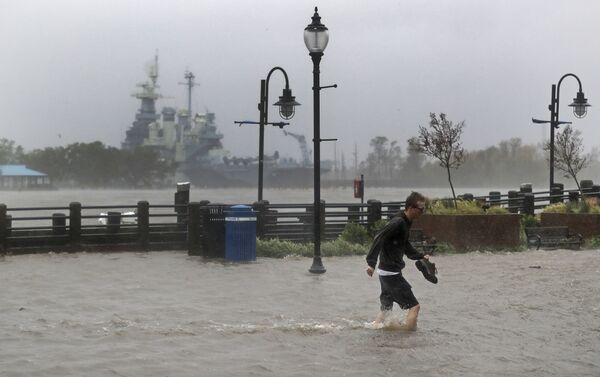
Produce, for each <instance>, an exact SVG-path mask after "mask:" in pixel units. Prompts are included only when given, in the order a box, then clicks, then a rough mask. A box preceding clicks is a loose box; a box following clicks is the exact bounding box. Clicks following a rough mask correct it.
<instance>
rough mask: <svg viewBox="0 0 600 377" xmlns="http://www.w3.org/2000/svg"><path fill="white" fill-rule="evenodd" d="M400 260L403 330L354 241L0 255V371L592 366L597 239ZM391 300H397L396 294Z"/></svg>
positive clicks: (479, 372) (598, 331) (586, 371)
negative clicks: (282, 248)
mask: <svg viewBox="0 0 600 377" xmlns="http://www.w3.org/2000/svg"><path fill="white" fill-rule="evenodd" d="M435 258H436V259H435V261H436V263H437V265H438V268H439V272H440V275H439V276H440V283H439V284H438V285H432V284H430V283H428V282H427V281H425V280H424V279H423V278H422V276H421V275H420V274H419V273H418V272H417V271H416V269H415V268H414V265H412V264H411V263H410V262H409V263H408V264H407V269H406V273H405V275H406V276H407V279H408V280H409V281H410V283H411V284H412V285H413V288H414V291H415V294H416V296H417V297H418V298H419V300H420V301H421V304H422V310H421V321H420V323H419V327H420V328H419V329H418V330H417V331H416V332H412V333H411V332H402V331H393V330H389V329H388V330H385V329H383V330H375V329H371V328H369V326H368V325H367V323H368V322H369V321H371V320H372V319H373V318H374V316H375V314H376V313H377V310H378V307H379V304H378V294H379V286H378V281H377V279H376V278H369V277H368V276H367V275H366V274H365V272H364V267H365V264H364V259H363V258H362V257H342V258H325V259H324V264H325V266H326V267H327V273H326V274H324V275H319V276H314V275H310V274H309V273H308V272H307V270H308V267H309V266H310V263H311V260H310V259H307V258H287V259H283V260H281V259H259V260H258V262H256V263H252V264H243V265H233V264H222V263H216V262H204V261H202V259H201V258H198V257H188V256H187V255H186V254H185V253H183V252H172V253H171V252H155V253H119V254H116V253H115V254H100V253H91V254H87V253H81V254H41V255H23V256H5V257H0V285H1V286H2V287H3V293H2V295H0V338H1V339H2V351H1V352H0V370H2V371H3V373H4V375H7V376H79V375H86V376H100V375H116V376H121V375H122V376H130V375H138V376H139V375H144V376H166V375H168V376H171V377H173V376H190V375H203V376H233V375H246V376H305V375H315V376H316V375H318V376H361V377H363V376H398V375H410V376H412V377H414V376H523V375H527V376H544V377H545V376H561V377H562V376H567V375H572V376H598V374H599V373H600V361H599V360H598V353H597V352H598V349H600V321H599V320H598V318H600V279H599V278H600V251H589V250H587V251H568V250H556V251H526V252H521V253H496V254H489V253H469V254H460V255H446V256H438V257H435ZM395 312H396V315H398V316H399V318H402V317H403V313H402V312H401V311H400V310H398V308H397V307H395Z"/></svg>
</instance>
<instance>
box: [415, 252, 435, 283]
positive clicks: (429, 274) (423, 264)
mask: <svg viewBox="0 0 600 377" xmlns="http://www.w3.org/2000/svg"><path fill="white" fill-rule="evenodd" d="M415 266H417V269H418V270H419V271H421V273H423V276H424V277H425V279H427V280H428V281H430V282H432V283H433V284H437V282H438V279H437V276H435V274H436V272H437V269H436V268H435V263H433V262H430V261H429V260H428V259H425V258H423V259H419V260H418V261H416V262H415Z"/></svg>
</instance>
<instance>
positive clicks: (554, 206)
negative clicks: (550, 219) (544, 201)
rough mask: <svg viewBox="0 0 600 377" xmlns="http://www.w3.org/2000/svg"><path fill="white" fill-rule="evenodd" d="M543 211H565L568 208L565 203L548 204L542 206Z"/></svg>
mask: <svg viewBox="0 0 600 377" xmlns="http://www.w3.org/2000/svg"><path fill="white" fill-rule="evenodd" d="M543 212H545V213H567V212H568V208H567V205H566V204H565V203H555V204H550V205H548V206H546V207H545V208H544V211H543Z"/></svg>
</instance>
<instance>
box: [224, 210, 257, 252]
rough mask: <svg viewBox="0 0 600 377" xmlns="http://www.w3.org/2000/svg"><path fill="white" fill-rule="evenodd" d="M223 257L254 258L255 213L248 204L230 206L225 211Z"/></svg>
mask: <svg viewBox="0 0 600 377" xmlns="http://www.w3.org/2000/svg"><path fill="white" fill-rule="evenodd" d="M225 259H227V260H231V261H244V262H246V261H254V260H256V213H255V212H254V211H253V210H252V207H250V206H245V205H236V206H231V207H230V208H229V210H228V211H226V212H225Z"/></svg>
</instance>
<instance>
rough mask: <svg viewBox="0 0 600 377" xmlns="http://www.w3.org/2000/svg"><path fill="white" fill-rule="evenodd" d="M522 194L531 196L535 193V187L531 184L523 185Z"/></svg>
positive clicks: (520, 189) (520, 188) (521, 187)
mask: <svg viewBox="0 0 600 377" xmlns="http://www.w3.org/2000/svg"><path fill="white" fill-rule="evenodd" d="M519 191H520V192H521V194H530V193H532V192H533V185H532V184H531V183H522V184H521V186H520V187H519Z"/></svg>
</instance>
